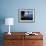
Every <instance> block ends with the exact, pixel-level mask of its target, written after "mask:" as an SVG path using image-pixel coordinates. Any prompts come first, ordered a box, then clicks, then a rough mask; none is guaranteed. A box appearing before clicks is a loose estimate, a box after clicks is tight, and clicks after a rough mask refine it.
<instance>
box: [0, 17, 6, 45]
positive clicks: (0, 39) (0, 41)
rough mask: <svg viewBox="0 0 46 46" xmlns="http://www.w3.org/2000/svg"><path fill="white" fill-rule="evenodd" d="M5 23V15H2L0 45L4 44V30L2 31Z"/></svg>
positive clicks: (0, 20)
mask: <svg viewBox="0 0 46 46" xmlns="http://www.w3.org/2000/svg"><path fill="white" fill-rule="evenodd" d="M4 23H5V17H4V16H0V46H3V34H4V33H3V32H2V25H3V24H4Z"/></svg>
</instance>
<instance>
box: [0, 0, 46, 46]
mask: <svg viewBox="0 0 46 46" xmlns="http://www.w3.org/2000/svg"><path fill="white" fill-rule="evenodd" d="M19 8H20V9H21V8H26V9H34V8H35V23H19V22H18V9H19ZM6 17H13V18H14V19H15V24H14V26H12V27H11V31H12V32H14V31H15V32H27V31H29V32H31V31H32V32H34V31H38V32H42V33H43V35H44V36H46V0H0V18H6ZM0 25H1V24H0ZM6 31H7V32H8V26H6V25H5V24H2V25H1V26H0V32H6ZM45 38H46V37H44V39H45ZM45 40H46V39H45ZM44 43H45V44H46V42H45V41H44ZM45 44H44V45H45Z"/></svg>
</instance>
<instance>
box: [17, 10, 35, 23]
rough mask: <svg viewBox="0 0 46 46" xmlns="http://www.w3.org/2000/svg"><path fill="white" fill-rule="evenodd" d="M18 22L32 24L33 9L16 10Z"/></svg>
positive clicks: (33, 19)
mask: <svg viewBox="0 0 46 46" xmlns="http://www.w3.org/2000/svg"><path fill="white" fill-rule="evenodd" d="M18 17H19V19H18V20H19V22H32V23H33V22H34V21H35V18H34V17H35V10H34V9H19V10H18Z"/></svg>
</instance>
